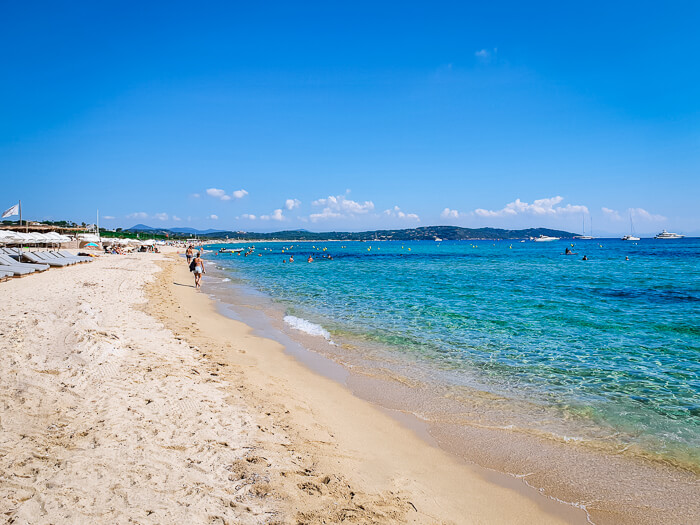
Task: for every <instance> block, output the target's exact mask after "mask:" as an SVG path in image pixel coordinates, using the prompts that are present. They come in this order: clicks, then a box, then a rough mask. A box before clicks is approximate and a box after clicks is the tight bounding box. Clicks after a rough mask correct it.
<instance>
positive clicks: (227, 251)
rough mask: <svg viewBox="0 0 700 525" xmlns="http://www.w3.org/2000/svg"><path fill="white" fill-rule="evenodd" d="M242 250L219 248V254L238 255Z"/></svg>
mask: <svg viewBox="0 0 700 525" xmlns="http://www.w3.org/2000/svg"><path fill="white" fill-rule="evenodd" d="M242 251H243V248H219V253H240V252H242Z"/></svg>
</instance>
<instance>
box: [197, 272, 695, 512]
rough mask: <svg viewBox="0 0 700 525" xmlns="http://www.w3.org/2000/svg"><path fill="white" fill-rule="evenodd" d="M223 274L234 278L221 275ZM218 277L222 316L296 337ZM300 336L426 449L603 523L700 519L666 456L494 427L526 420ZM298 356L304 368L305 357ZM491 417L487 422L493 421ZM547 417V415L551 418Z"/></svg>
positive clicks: (689, 485) (691, 486) (479, 398)
mask: <svg viewBox="0 0 700 525" xmlns="http://www.w3.org/2000/svg"><path fill="white" fill-rule="evenodd" d="M214 275H219V276H221V277H226V275H227V274H226V273H225V272H218V271H216V272H214ZM217 280H218V279H217V278H216V277H214V278H212V280H210V283H209V286H208V287H207V290H205V291H208V292H209V293H212V289H215V290H216V291H217V293H214V294H213V297H214V299H215V301H216V302H217V304H218V309H219V311H221V312H223V313H226V314H227V315H229V314H230V313H231V312H233V313H234V315H233V317H234V318H236V319H238V320H242V321H243V322H246V323H248V324H249V325H251V326H255V327H256V333H258V334H261V335H265V336H267V337H273V338H275V339H278V340H280V339H279V337H278V336H275V333H277V332H281V331H284V332H286V333H287V335H290V334H289V332H290V330H288V329H286V328H287V327H284V323H283V322H282V319H281V316H282V315H284V314H283V313H282V314H281V313H280V312H278V311H275V310H276V309H275V308H273V310H272V311H270V310H269V308H268V305H266V304H265V301H264V300H263V301H262V302H261V301H259V300H258V299H257V297H255V296H250V295H248V294H247V292H248V290H247V287H246V286H243V289H242V290H241V289H240V286H239V285H235V283H225V285H226V287H227V288H231V289H236V290H237V291H233V292H232V293H229V292H227V293H226V294H222V293H220V292H221V290H222V289H223V288H222V286H213V285H214V284H215V281H217ZM232 285H234V286H232ZM253 293H254V294H255V292H254V291H253ZM251 299H252V302H251ZM270 315H271V317H270ZM262 317H268V319H267V322H266V321H264V320H262V321H261V320H260V318H262ZM251 321H254V322H252V323H251ZM292 332H293V333H294V337H293V339H294V340H296V341H300V342H301V346H303V347H305V348H309V349H311V350H310V351H307V354H312V355H316V354H320V355H321V356H324V357H325V358H326V359H328V360H329V361H330V362H332V363H334V364H335V365H336V366H341V367H342V369H343V370H344V371H345V374H346V376H345V377H341V376H340V375H339V374H337V373H336V374H335V376H336V377H335V379H336V381H340V382H341V383H343V384H344V385H345V386H346V387H347V388H348V390H349V391H351V392H352V393H353V395H355V396H357V397H360V398H362V399H365V400H367V401H369V402H371V403H373V404H374V405H375V406H378V407H381V408H382V409H384V410H385V411H386V412H385V413H389V414H392V417H394V418H395V419H397V420H401V421H402V423H403V424H404V426H407V427H409V428H412V429H413V430H414V431H417V432H418V433H419V434H420V435H421V436H422V437H423V438H424V439H425V441H426V442H431V443H434V444H437V445H439V446H440V447H441V448H442V449H443V450H446V451H449V452H450V453H451V454H453V455H455V456H456V457H458V458H461V459H463V460H466V462H467V463H470V464H475V465H479V466H481V467H485V468H486V469H490V470H493V471H496V472H507V473H509V475H511V476H513V477H515V478H516V479H518V480H519V483H520V484H521V485H522V486H529V487H527V490H529V491H531V492H533V493H534V492H536V491H539V492H540V493H541V494H543V495H546V496H547V497H549V498H553V499H555V500H559V501H564V502H569V503H568V504H570V505H575V506H580V507H581V508H585V509H586V510H587V512H588V513H589V514H590V517H591V520H592V521H593V522H595V523H630V524H631V523H635V524H636V523H658V522H660V521H664V522H667V523H688V522H692V521H694V520H695V519H696V518H697V516H698V515H700V507H699V506H698V502H697V500H696V498H695V496H694V495H695V494H696V493H697V492H696V491H697V490H698V481H699V480H698V477H697V473H695V472H691V471H688V470H685V469H684V468H680V467H678V466H677V465H675V464H673V463H670V462H668V461H667V460H665V459H664V458H660V457H657V456H654V455H650V454H648V453H647V452H645V451H643V450H638V449H635V448H634V447H629V446H627V447H621V446H617V445H614V444H612V443H606V442H605V441H600V442H597V441H589V440H581V439H580V438H576V437H573V438H570V437H567V435H566V434H562V435H561V436H557V435H553V434H551V432H548V431H540V430H538V428H537V420H532V421H530V422H529V423H530V424H529V425H527V427H529V428H518V427H517V425H516V426H515V427H514V426H513V425H512V424H509V423H510V422H508V421H506V423H504V424H503V425H501V424H496V425H494V424H493V423H491V422H488V421H486V420H485V419H484V418H483V416H484V413H483V411H484V410H488V406H491V405H493V408H494V409H496V410H497V411H500V412H504V408H505V412H504V415H506V416H507V415H508V414H511V412H512V414H511V415H518V416H521V418H522V414H518V412H519V411H520V407H518V406H514V405H513V404H514V403H516V402H515V401H514V400H512V399H505V398H504V399H500V398H499V399H496V396H493V395H490V394H486V393H484V392H480V391H477V390H473V389H464V392H463V393H459V392H458V393H457V394H458V395H461V396H463V398H464V399H454V398H455V397H457V396H455V392H454V391H452V392H449V391H440V392H438V393H437V395H436V393H435V392H430V397H428V396H426V395H424V393H422V392H419V390H421V389H423V388H422V387H423V386H424V385H420V384H419V383H417V382H415V381H414V380H412V379H411V377H410V376H405V377H404V375H405V374H402V373H401V372H399V373H398V374H395V373H392V371H391V370H387V369H385V368H382V365H381V363H376V364H371V365H370V366H365V364H364V363H362V358H361V357H360V358H359V359H355V360H354V361H353V359H352V358H351V357H349V355H350V354H352V353H353V351H352V350H350V349H341V348H340V347H338V346H329V345H328V344H327V342H326V341H322V340H321V339H322V338H320V337H309V336H306V335H305V334H302V335H299V334H298V333H296V332H294V331H293V330H292ZM285 344H286V343H285ZM292 353H293V354H294V355H296V354H297V353H296V352H292ZM297 358H299V359H301V360H302V362H303V361H304V356H303V355H302V356H297ZM338 363H341V364H342V365H338ZM307 366H311V367H312V368H315V369H316V372H318V373H321V374H322V375H325V376H326V377H329V376H330V374H329V372H328V370H327V367H326V368H325V369H324V367H314V366H313V363H311V364H310V365H308V364H307ZM423 390H424V389H423ZM504 405H507V406H506V407H504ZM426 407H427V408H428V410H427V412H426ZM485 407H486V408H485ZM527 413H531V412H530V411H529V410H528V411H527ZM413 414H416V415H417V416H418V418H416V417H415V416H414V415H413ZM426 416H427V417H426ZM490 416H491V415H490V414H489V418H488V419H489V420H490V421H493V419H492V418H491V417H490ZM531 416H532V414H531ZM534 417H537V414H534ZM540 417H548V416H547V414H544V413H542V414H540Z"/></svg>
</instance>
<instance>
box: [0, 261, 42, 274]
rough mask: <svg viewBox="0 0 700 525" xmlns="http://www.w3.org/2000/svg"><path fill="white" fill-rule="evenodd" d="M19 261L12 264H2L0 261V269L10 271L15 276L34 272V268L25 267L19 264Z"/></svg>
mask: <svg viewBox="0 0 700 525" xmlns="http://www.w3.org/2000/svg"><path fill="white" fill-rule="evenodd" d="M19 264H20V263H15V264H14V265H9V264H2V263H0V270H3V271H6V272H12V273H13V274H15V276H23V275H29V274H30V273H34V272H35V271H36V270H34V268H27V267H23V266H20V265H19Z"/></svg>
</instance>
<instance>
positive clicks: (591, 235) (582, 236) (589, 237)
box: [574, 214, 595, 240]
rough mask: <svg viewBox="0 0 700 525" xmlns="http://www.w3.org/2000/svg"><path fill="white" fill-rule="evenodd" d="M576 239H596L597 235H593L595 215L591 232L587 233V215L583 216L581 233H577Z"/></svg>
mask: <svg viewBox="0 0 700 525" xmlns="http://www.w3.org/2000/svg"><path fill="white" fill-rule="evenodd" d="M574 239H585V240H589V239H595V237H593V217H591V234H590V235H586V215H585V214H584V215H583V217H582V218H581V235H577V236H576V237H574Z"/></svg>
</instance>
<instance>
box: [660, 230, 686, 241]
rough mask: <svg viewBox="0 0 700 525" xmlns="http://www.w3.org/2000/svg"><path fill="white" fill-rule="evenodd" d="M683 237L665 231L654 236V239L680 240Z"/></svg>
mask: <svg viewBox="0 0 700 525" xmlns="http://www.w3.org/2000/svg"><path fill="white" fill-rule="evenodd" d="M683 237H685V235H680V234H678V233H671V232H667V231H666V230H664V231H662V232H661V233H659V234H657V235H655V236H654V239H682V238H683Z"/></svg>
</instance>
